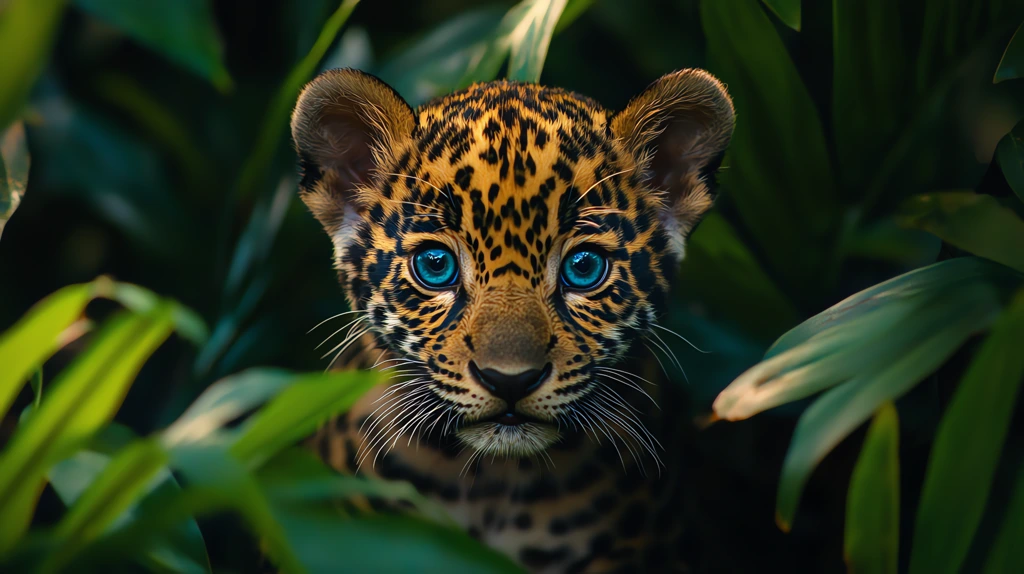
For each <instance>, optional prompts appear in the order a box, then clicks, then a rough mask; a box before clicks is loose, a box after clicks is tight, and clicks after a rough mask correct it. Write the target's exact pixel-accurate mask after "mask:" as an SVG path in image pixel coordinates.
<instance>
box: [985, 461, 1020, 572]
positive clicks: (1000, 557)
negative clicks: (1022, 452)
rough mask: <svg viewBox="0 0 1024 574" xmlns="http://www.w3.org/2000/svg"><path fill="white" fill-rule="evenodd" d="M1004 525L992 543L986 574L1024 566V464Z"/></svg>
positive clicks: (1007, 508) (1012, 570)
mask: <svg viewBox="0 0 1024 574" xmlns="http://www.w3.org/2000/svg"><path fill="white" fill-rule="evenodd" d="M1003 516H1004V518H1003V524H1002V526H1001V527H1000V529H999V534H998V535H997V536H996V539H995V541H994V542H993V543H992V548H991V550H989V553H988V559H987V560H986V561H985V570H984V574H1003V573H1005V572H1014V571H1016V570H1020V567H1021V565H1022V564H1024V545H1021V543H1020V541H1021V540H1024V464H1022V465H1021V467H1020V470H1019V471H1018V472H1017V481H1016V483H1015V484H1014V487H1013V493H1012V494H1011V495H1010V502H1009V503H1008V504H1007V505H1006V512H1005V513H1004V515H1003Z"/></svg>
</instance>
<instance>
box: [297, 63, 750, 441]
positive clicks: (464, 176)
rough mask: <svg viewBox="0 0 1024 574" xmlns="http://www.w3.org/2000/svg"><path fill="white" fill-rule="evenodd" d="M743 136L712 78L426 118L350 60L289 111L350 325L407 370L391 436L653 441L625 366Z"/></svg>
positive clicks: (478, 97)
mask: <svg viewBox="0 0 1024 574" xmlns="http://www.w3.org/2000/svg"><path fill="white" fill-rule="evenodd" d="M732 127H733V109H732V104H731V101H730V99H729V97H728V95H727V94H726V92H725V90H724V88H723V86H722V85H721V84H720V83H719V82H718V81H717V80H715V79H714V78H713V77H711V76H710V75H708V74H707V73H705V72H703V71H700V70H683V71H681V72H676V73H674V74H670V75H667V76H664V77H662V78H661V79H660V80H658V81H657V82H655V83H654V84H652V85H651V86H650V87H649V88H648V89H647V90H646V91H645V92H644V93H643V94H641V95H640V96H638V97H637V98H636V99H634V100H633V101H632V102H631V103H630V104H629V106H627V108H626V109H625V110H623V111H621V112H618V113H611V112H608V111H606V110H604V109H603V108H601V107H600V106H599V105H598V104H596V103H595V102H593V101H591V100H589V99H587V98H584V97H581V96H578V95H575V94H572V93H569V92H566V91H563V90H559V89H551V88H544V87H541V86H536V85H532V84H518V83H509V82H494V83H489V84H478V85H474V86H472V87H470V88H469V89H467V90H463V91H460V92H456V93H454V94H451V95H449V96H446V97H444V98H441V99H439V100H435V101H434V102H431V103H428V104H426V105H424V106H422V107H420V108H418V109H416V110H413V109H412V108H410V107H409V105H408V104H406V103H405V101H404V100H402V99H401V97H400V96H398V94H396V93H395V92H394V91H393V90H392V89H391V88H389V87H388V86H387V85H385V84H383V83H382V82H381V81H379V80H377V79H376V78H374V77H372V76H369V75H366V74H363V73H361V72H357V71H354V70H334V71H330V72H326V73H325V74H323V75H321V76H320V77H318V78H317V79H316V80H314V81H313V82H312V83H310V84H309V85H308V86H307V87H306V88H305V90H304V91H303V92H302V94H301V96H300V97H299V101H298V105H297V106H296V109H295V114H294V116H293V118H292V135H293V138H294V140H295V142H296V146H297V149H298V152H299V156H300V158H301V162H302V166H303V178H302V182H301V193H302V198H303V200H304V201H305V203H306V205H307V206H309V208H310V209H311V210H312V212H313V214H314V215H315V216H316V217H317V219H318V220H319V221H320V222H321V224H323V226H324V228H325V230H326V231H327V233H328V234H329V235H330V237H331V239H332V240H333V242H334V248H335V258H336V264H337V266H338V268H339V270H340V271H341V277H342V282H343V286H344V288H345V291H346V293H347V295H348V297H349V301H350V303H351V305H352V309H353V310H354V311H355V312H356V313H357V319H359V321H358V322H357V329H356V332H355V333H354V335H355V334H358V332H359V331H360V330H361V329H360V327H361V328H365V329H367V330H368V332H370V333H372V334H373V335H374V336H375V337H376V340H377V341H378V342H379V345H380V346H381V347H382V348H383V349H386V350H388V351H390V352H391V354H392V355H393V356H395V357H396V359H395V361H396V362H395V363H394V364H396V365H401V366H402V369H401V370H402V372H404V373H406V374H409V373H410V372H411V375H412V376H411V377H410V378H407V379H405V380H403V382H401V383H399V384H397V385H396V387H395V388H394V389H393V390H392V392H390V394H386V395H385V396H386V397H388V398H387V399H386V400H385V402H384V403H383V404H382V405H381V409H382V413H383V414H389V415H390V416H391V417H393V418H394V419H395V420H394V422H393V423H392V424H391V425H390V426H389V427H388V428H390V429H394V430H395V432H421V431H423V430H424V429H428V428H429V429H432V430H433V429H436V430H437V431H438V432H444V433H455V434H456V435H457V436H458V438H459V439H461V441H462V442H464V443H465V444H467V445H468V446H470V447H472V448H473V449H475V450H476V451H478V452H480V453H484V454H494V455H508V456H522V455H529V454H534V453H539V452H541V451H543V450H544V449H546V448H547V447H548V446H550V445H551V444H552V443H554V442H555V441H557V440H558V439H559V437H560V433H562V432H566V431H568V430H570V429H579V430H586V431H588V432H592V433H593V434H595V435H602V436H614V435H619V436H623V437H632V439H631V440H635V442H637V443H639V444H640V445H643V446H645V447H647V448H650V449H651V450H652V451H653V444H654V441H653V440H652V439H651V438H650V437H649V435H648V434H647V433H646V431H645V430H644V429H643V425H641V424H640V422H639V421H638V419H637V418H636V416H635V415H634V414H633V410H632V408H631V406H630V405H629V404H628V403H627V401H626V400H625V399H624V398H623V394H622V393H621V392H620V391H622V390H623V389H626V388H628V387H630V386H636V385H638V384H639V383H638V382H637V379H636V377H633V376H631V375H630V374H628V373H625V372H623V371H619V370H616V369H615V364H616V362H617V361H619V360H620V359H621V358H622V357H623V355H624V353H626V352H627V350H628V349H629V348H630V346H631V345H632V344H633V343H634V342H635V341H637V340H638V339H639V338H641V337H642V336H644V335H645V334H647V333H648V332H649V331H650V330H651V329H652V328H653V327H654V326H655V325H656V322H657V320H658V316H659V312H660V311H661V310H662V306H663V304H664V302H665V298H666V294H667V293H668V289H669V282H670V280H671V276H672V272H673V270H674V269H675V268H676V267H677V265H678V263H679V261H680V259H681V258H682V257H683V253H684V242H685V239H686V236H687V234H688V233H689V231H690V230H691V229H692V228H693V226H694V225H696V223H697V222H698V221H699V219H700V217H701V216H702V215H703V214H704V213H705V211H706V210H707V209H708V208H709V207H710V206H711V203H712V199H713V198H712V196H711V191H710V189H709V187H708V186H707V185H706V184H705V178H707V177H708V176H709V175H710V174H711V172H712V171H713V170H714V169H715V167H717V162H718V160H719V158H720V157H721V154H722V153H723V152H724V150H725V147H726V145H727V144H728V141H729V138H730V135H731V133H732ZM354 335H353V336H354ZM382 428H383V427H382Z"/></svg>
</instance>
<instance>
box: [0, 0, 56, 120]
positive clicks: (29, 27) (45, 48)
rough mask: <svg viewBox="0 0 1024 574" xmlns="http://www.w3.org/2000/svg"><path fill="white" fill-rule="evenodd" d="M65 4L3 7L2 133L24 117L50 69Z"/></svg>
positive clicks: (31, 0) (14, 1)
mask: <svg viewBox="0 0 1024 574" xmlns="http://www.w3.org/2000/svg"><path fill="white" fill-rule="evenodd" d="M64 4H65V0H8V1H7V2H4V3H3V4H2V5H0V132H2V131H4V130H5V129H7V126H8V125H10V124H11V122H13V121H14V119H15V118H17V117H18V115H19V114H20V113H21V109H22V106H24V105H25V101H26V100H27V99H28V96H29V91H30V90H31V89H32V86H33V85H34V84H35V81H36V77H37V76H39V74H40V72H42V70H43V66H45V65H46V59H47V57H48V56H49V53H50V48H51V46H52V45H53V42H54V40H55V36H56V32H57V26H58V24H60V16H61V13H62V12H63V11H64Z"/></svg>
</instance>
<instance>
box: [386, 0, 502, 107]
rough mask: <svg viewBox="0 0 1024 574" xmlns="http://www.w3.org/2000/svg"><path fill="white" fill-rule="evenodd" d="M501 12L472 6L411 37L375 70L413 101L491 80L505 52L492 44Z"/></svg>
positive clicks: (499, 23) (413, 102) (423, 100)
mask: <svg viewBox="0 0 1024 574" xmlns="http://www.w3.org/2000/svg"><path fill="white" fill-rule="evenodd" d="M503 16H504V12H503V11H502V10H501V9H500V8H498V7H494V6H488V7H482V8H474V9H472V10H467V11H465V12H462V13H460V14H459V15H457V16H455V17H454V18H452V19H451V20H448V21H446V22H445V23H443V24H441V25H440V26H438V27H437V28H435V29H434V30H432V31H431V32H429V33H428V34H427V35H425V36H424V37H423V38H421V39H418V40H416V41H415V42H412V43H411V44H410V45H409V46H407V47H406V48H404V49H402V50H401V51H400V52H399V53H398V54H397V55H396V56H395V57H393V58H392V59H391V60H389V61H387V62H386V63H385V64H383V65H382V66H381V67H380V68H378V69H376V70H375V73H376V74H377V75H378V76H380V78H381V79H382V80H384V81H385V82H387V83H388V85H390V86H392V87H393V88H395V90H396V91H398V93H399V94H402V97H404V98H405V99H406V100H408V101H409V102H410V103H411V104H412V105H414V106H415V105H419V104H421V103H423V102H425V101H427V100H429V99H431V98H433V97H435V96H438V95H440V94H444V93H448V92H450V91H452V90H455V89H457V88H461V87H465V86H467V85H469V84H472V83H473V82H478V81H488V80H492V79H494V76H496V75H497V74H498V70H500V69H501V64H502V62H504V61H505V58H506V57H507V55H508V51H507V48H506V49H505V50H504V51H503V50H500V49H499V47H495V46H494V44H495V42H496V41H497V40H496V38H495V37H496V36H497V32H498V28H499V26H500V25H501V22H502V17H503Z"/></svg>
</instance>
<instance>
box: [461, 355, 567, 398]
mask: <svg viewBox="0 0 1024 574" xmlns="http://www.w3.org/2000/svg"><path fill="white" fill-rule="evenodd" d="M469 370H470V372H472V373H473V376H474V377H476V380H478V381H480V384H481V385H483V386H484V387H485V388H486V389H487V390H488V391H490V392H491V394H492V395H494V396H496V397H498V398H499V399H502V400H504V401H505V402H506V403H508V406H509V408H512V406H513V405H515V404H516V403H517V402H518V401H519V399H521V398H523V397H525V396H526V395H529V394H530V393H532V392H533V391H534V390H535V389H536V388H537V387H539V386H540V384H541V383H543V382H544V379H546V378H548V375H549V374H551V363H548V364H547V365H544V368H543V369H530V370H528V371H523V372H521V373H516V374H514V375H508V374H505V373H502V372H501V371H497V370H495V369H481V368H479V367H477V366H476V363H474V362H472V361H470V363H469Z"/></svg>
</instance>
